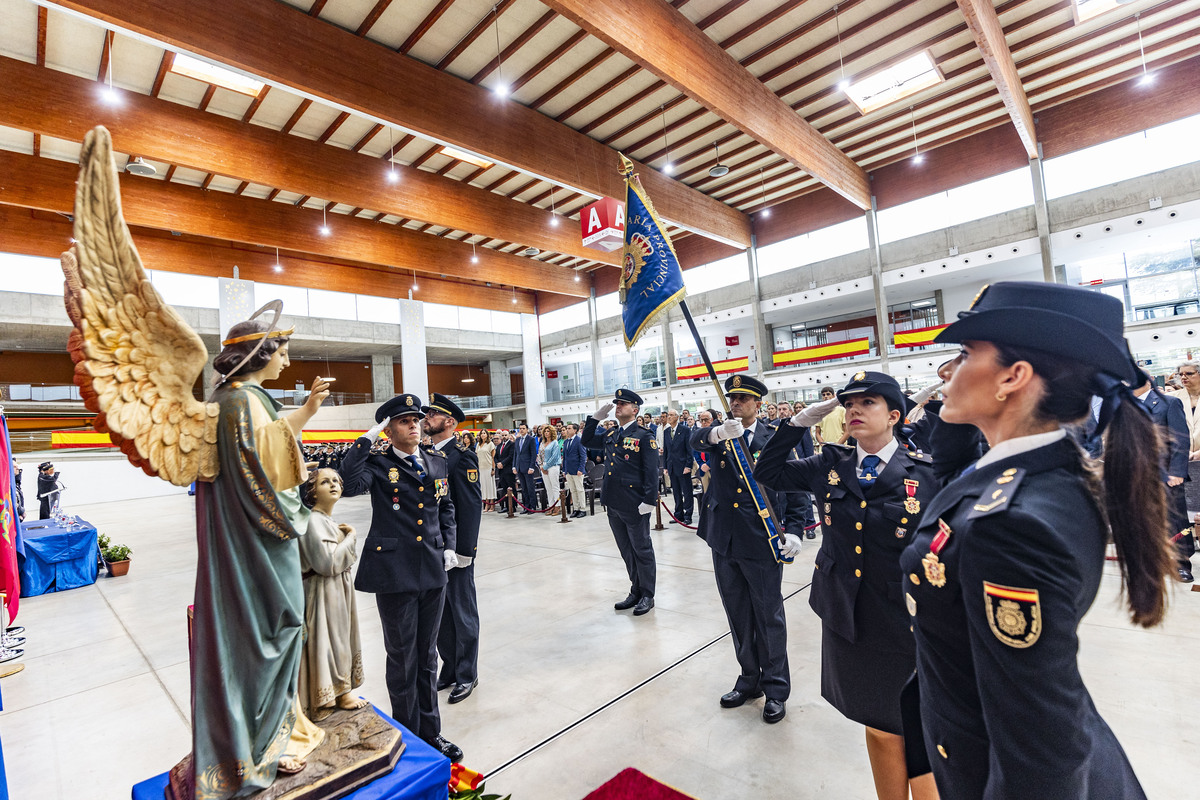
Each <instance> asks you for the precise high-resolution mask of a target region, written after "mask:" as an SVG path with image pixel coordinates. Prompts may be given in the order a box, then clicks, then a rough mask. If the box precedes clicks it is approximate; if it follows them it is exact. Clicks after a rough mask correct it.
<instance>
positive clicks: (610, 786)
mask: <svg viewBox="0 0 1200 800" xmlns="http://www.w3.org/2000/svg"><path fill="white" fill-rule="evenodd" d="M583 800H696V798H694V797H692V796H691V795H690V794H684V793H683V792H681V791H679V790H678V789H672V788H671V787H670V786H667V785H666V784H665V783H659V782H658V781H656V780H654V778H651V777H650V776H649V775H645V774H643V773H641V772H638V771H637V770H636V769H634V768H633V767H627V768H625V769H623V770H621V771H620V772H619V773H617V775H616V777H614V778H613V779H612V780H610V781H608V782H607V783H605V784H604V785H603V786H601V787H600V788H599V789H596V790H595V791H594V792H592V793H591V794H589V795H588V796H587V797H585V798H584V799H583Z"/></svg>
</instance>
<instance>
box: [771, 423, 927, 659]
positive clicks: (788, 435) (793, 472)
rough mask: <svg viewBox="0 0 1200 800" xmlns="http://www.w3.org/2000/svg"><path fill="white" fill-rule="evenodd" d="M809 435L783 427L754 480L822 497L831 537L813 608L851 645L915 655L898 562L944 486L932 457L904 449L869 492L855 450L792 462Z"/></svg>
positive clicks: (816, 578) (822, 555)
mask: <svg viewBox="0 0 1200 800" xmlns="http://www.w3.org/2000/svg"><path fill="white" fill-rule="evenodd" d="M805 430H806V429H805V428H797V427H796V426H794V425H791V424H788V425H780V426H779V430H778V432H777V433H776V434H775V436H774V438H772V440H771V442H770V443H769V444H768V445H767V447H766V449H765V450H763V454H762V457H761V458H759V461H758V466H757V467H756V468H755V469H754V477H755V478H757V479H758V480H759V482H761V483H763V484H765V485H767V486H770V487H771V488H773V489H775V490H777V491H781V492H796V491H805V492H813V493H814V494H815V495H816V500H817V506H818V510H819V511H821V520H822V522H824V524H825V527H824V528H823V530H824V531H825V533H824V535H823V536H822V537H821V549H820V551H819V552H818V553H817V558H816V568H815V569H814V570H813V583H812V590H811V592H810V593H809V600H808V604H809V605H810V606H812V609H813V611H815V612H817V615H818V616H819V617H820V618H821V622H823V623H824V624H825V625H827V626H829V629H830V630H832V631H833V632H834V633H836V634H838V635H839V636H841V637H842V638H843V639H845V640H847V641H849V642H858V641H861V640H866V641H869V642H870V643H871V644H872V645H873V646H875V647H878V648H881V649H890V650H897V651H908V652H911V651H912V640H911V636H910V635H909V632H908V616H907V613H906V612H905V609H904V592H903V588H902V587H901V580H900V578H901V576H900V573H899V571H898V570H897V568H896V562H897V560H898V559H899V557H900V553H901V552H902V551H903V550H904V548H905V546H906V545H907V544H908V543H909V542H910V541H911V540H912V537H913V533H914V531H916V529H917V525H918V524H920V522H921V520H922V519H923V518H924V516H925V509H926V508H927V507H928V506H929V503H930V502H931V501H932V500H933V497H934V495H936V494H937V490H938V488H939V486H940V485H941V484H940V482H939V481H938V480H937V479H936V478H935V477H934V474H933V459H932V458H931V457H930V456H929V455H926V454H922V453H917V452H914V451H912V450H906V449H905V448H904V446H903V445H901V446H900V447H899V448H897V450H896V452H895V453H894V454H893V455H892V460H891V461H889V462H888V464H887V466H886V467H885V468H884V470H883V472H881V473H880V474H879V477H878V478H876V480H875V485H874V486H871V487H870V488H869V489H867V490H866V491H865V492H864V490H863V488H862V487H861V486H860V485H859V483H858V476H857V474H856V471H857V468H858V454H857V451H856V450H855V448H853V447H846V446H844V445H837V444H826V445H825V446H824V447H823V448H822V449H821V452H820V454H819V455H815V456H809V457H808V458H804V459H793V458H791V452H792V448H793V447H795V446H796V444H797V442H798V441H799V440H800V438H801V436H802V434H803V433H804V432H805ZM905 480H915V481H916V482H917V485H916V487H915V489H914V496H915V499H916V500H917V502H918V503H919V504H920V509H919V510H918V511H916V512H910V511H908V510H907V509H906V508H905V507H904V501H905V499H906V498H907V491H906V489H905V484H904V481H905Z"/></svg>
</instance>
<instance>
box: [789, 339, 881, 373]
mask: <svg viewBox="0 0 1200 800" xmlns="http://www.w3.org/2000/svg"><path fill="white" fill-rule="evenodd" d="M869 352H871V343H870V340H869V339H867V338H866V337H865V336H864V337H863V338H861V339H849V340H847V341H844V342H830V343H829V344H818V345H813V346H812V347H798V348H796V349H795V350H783V351H781V352H778V353H776V354H775V355H774V357H773V359H774V363H775V366H777V367H783V366H787V365H788V364H809V363H812V362H814V361H828V360H830V359H832V358H846V357H848V356H861V355H866V354H867V353H869Z"/></svg>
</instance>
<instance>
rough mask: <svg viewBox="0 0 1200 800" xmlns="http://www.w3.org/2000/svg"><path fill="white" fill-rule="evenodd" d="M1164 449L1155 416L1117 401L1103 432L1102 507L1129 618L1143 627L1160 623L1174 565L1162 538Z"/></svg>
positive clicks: (1169, 546) (1164, 520) (1167, 543)
mask: <svg viewBox="0 0 1200 800" xmlns="http://www.w3.org/2000/svg"><path fill="white" fill-rule="evenodd" d="M1162 451H1163V442H1162V434H1161V432H1160V431H1159V430H1158V427H1157V426H1156V425H1155V424H1154V422H1153V420H1151V419H1150V417H1148V416H1147V415H1146V414H1144V413H1142V412H1141V410H1140V409H1137V408H1135V407H1133V406H1132V404H1130V403H1129V402H1124V403H1121V405H1120V406H1118V407H1117V409H1116V411H1115V413H1114V415H1113V419H1112V422H1111V423H1109V425H1108V430H1107V431H1106V432H1105V436H1104V508H1105V511H1106V513H1107V516H1108V524H1109V528H1110V529H1111V531H1112V537H1113V542H1114V543H1115V544H1116V546H1117V561H1118V562H1119V563H1120V565H1121V581H1122V583H1123V584H1124V590H1125V595H1126V597H1127V598H1128V604H1129V611H1130V616H1131V617H1132V619H1133V621H1134V623H1136V624H1138V625H1141V626H1142V627H1143V628H1151V627H1154V626H1155V625H1158V624H1159V623H1160V622H1162V619H1163V615H1164V614H1165V613H1166V610H1167V576H1168V575H1170V574H1171V572H1172V567H1173V566H1174V563H1175V554H1174V545H1172V544H1171V541H1170V539H1169V538H1168V537H1167V536H1166V532H1167V502H1166V491H1165V490H1164V488H1163V483H1162V474H1161V472H1160V469H1161V466H1160V462H1161V453H1162Z"/></svg>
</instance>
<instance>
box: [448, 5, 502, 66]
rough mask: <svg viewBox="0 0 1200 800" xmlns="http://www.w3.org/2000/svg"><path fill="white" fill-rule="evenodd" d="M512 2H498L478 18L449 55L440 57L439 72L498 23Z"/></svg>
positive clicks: (451, 49)
mask: <svg viewBox="0 0 1200 800" xmlns="http://www.w3.org/2000/svg"><path fill="white" fill-rule="evenodd" d="M514 1H515V0H500V2H498V3H496V4H495V5H493V6H492V7H491V8H489V9H488V10H487V13H485V14H484V15H483V16H482V17H481V18H480V20H479V22H476V23H475V27H473V28H471V30H469V31H467V35H466V36H464V37H463V38H461V39H459V40H458V43H457V44H456V45H454V47H452V48H450V52H449V53H446V55H444V56H442V60H441V61H439V62H438V63H437V68H438V69H439V70H444V69H446V68H447V67H449V66H450V65H451V64H453V63H454V61H455V60H456V59H457V58H458V57H459V56H461V55H462V54H463V52H464V51H466V49H467V48H468V47H470V46H471V44H472V43H474V41H475V40H476V39H478V38H479V37H480V36H482V35H483V33H484V31H486V30H487V29H488V28H490V27H491V26H492V25H493V24H497V23H498V22H499V21H500V17H501V16H502V15H503V14H504V12H505V11H507V10H508V9H509V7H510V6H511V5H512V4H513V2H514Z"/></svg>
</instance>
